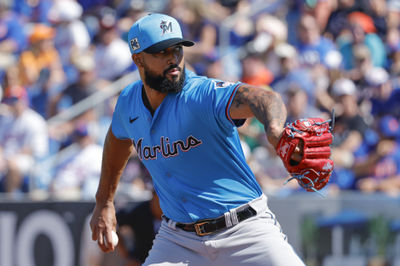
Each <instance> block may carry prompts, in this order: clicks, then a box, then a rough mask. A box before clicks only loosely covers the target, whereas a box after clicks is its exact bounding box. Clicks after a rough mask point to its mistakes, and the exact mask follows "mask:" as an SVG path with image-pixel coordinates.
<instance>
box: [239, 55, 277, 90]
mask: <svg viewBox="0 0 400 266" xmlns="http://www.w3.org/2000/svg"><path fill="white" fill-rule="evenodd" d="M241 63H242V78H241V81H242V82H244V83H248V84H250V85H254V86H266V85H269V84H271V82H272V80H273V78H274V77H273V75H272V73H271V71H269V69H268V68H267V67H266V65H265V64H264V62H263V60H262V59H261V58H260V55H259V54H258V53H252V52H247V54H246V55H245V56H243V58H242V60H241Z"/></svg>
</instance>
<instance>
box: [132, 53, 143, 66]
mask: <svg viewBox="0 0 400 266" xmlns="http://www.w3.org/2000/svg"><path fill="white" fill-rule="evenodd" d="M132 60H133V62H135V64H136V65H137V66H140V67H143V59H142V57H141V56H140V55H139V54H133V55H132Z"/></svg>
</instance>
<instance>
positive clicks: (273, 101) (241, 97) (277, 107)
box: [232, 84, 286, 133]
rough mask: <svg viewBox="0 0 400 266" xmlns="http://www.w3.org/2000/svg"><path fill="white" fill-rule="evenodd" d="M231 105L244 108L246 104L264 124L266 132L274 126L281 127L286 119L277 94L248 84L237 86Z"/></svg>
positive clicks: (282, 105)
mask: <svg viewBox="0 0 400 266" xmlns="http://www.w3.org/2000/svg"><path fill="white" fill-rule="evenodd" d="M232 106H233V107H234V108H238V109H241V108H245V107H246V106H248V107H249V108H250V110H251V112H252V113H253V115H254V116H255V117H256V118H257V119H258V120H259V121H260V122H261V123H263V124H264V127H265V130H266V132H267V133H268V131H269V129H270V128H271V127H272V126H274V127H283V126H284V124H285V121H286V108H285V106H284V104H283V101H282V99H281V97H280V95H279V94H277V93H275V92H273V91H271V90H267V89H262V88H258V87H253V86H250V85H247V84H245V85H242V86H240V87H239V88H238V91H237V92H236V95H235V98H234V100H233V103H232Z"/></svg>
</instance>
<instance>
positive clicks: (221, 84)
mask: <svg viewBox="0 0 400 266" xmlns="http://www.w3.org/2000/svg"><path fill="white" fill-rule="evenodd" d="M213 82H214V84H215V89H218V88H226V87H228V86H230V85H233V84H235V83H233V82H227V81H222V80H213Z"/></svg>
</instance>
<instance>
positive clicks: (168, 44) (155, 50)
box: [144, 38, 194, 54]
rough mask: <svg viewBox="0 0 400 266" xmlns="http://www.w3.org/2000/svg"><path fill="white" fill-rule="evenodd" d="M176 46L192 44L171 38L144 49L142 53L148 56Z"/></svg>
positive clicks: (192, 43) (191, 43)
mask: <svg viewBox="0 0 400 266" xmlns="http://www.w3.org/2000/svg"><path fill="white" fill-rule="evenodd" d="M177 44H182V45H183V46H193V45H194V42H192V41H189V40H185V39H181V38H172V39H168V40H164V41H161V42H158V43H156V44H153V45H152V46H150V47H148V48H146V49H144V51H145V52H146V53H149V54H154V53H159V52H161V51H162V50H165V49H167V48H168V47H171V46H173V45H177Z"/></svg>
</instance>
